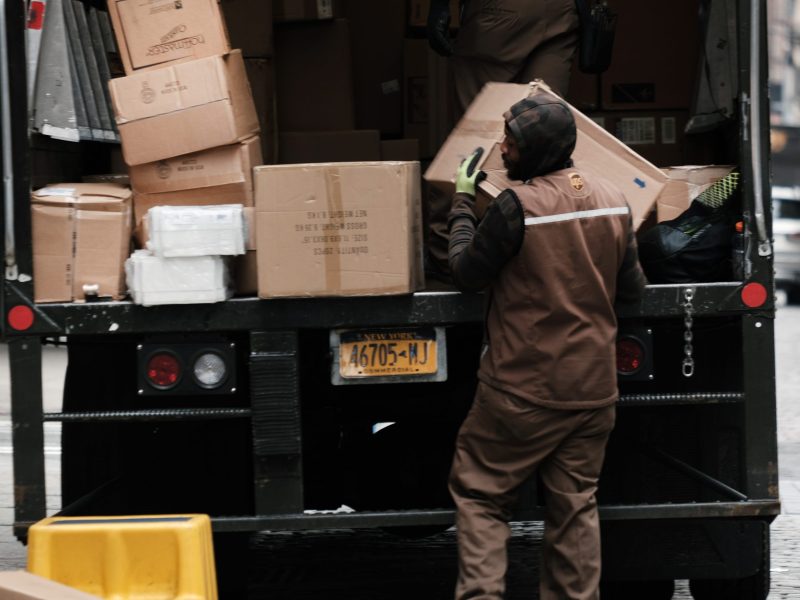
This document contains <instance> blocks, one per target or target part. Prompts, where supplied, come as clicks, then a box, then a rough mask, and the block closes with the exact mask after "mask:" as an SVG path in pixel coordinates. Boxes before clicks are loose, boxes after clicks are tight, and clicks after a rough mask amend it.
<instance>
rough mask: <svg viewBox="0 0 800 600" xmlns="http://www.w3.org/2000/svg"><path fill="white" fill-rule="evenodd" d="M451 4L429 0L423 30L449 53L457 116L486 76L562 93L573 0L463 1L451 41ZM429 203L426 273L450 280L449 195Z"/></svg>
mask: <svg viewBox="0 0 800 600" xmlns="http://www.w3.org/2000/svg"><path fill="white" fill-rule="evenodd" d="M450 4H451V2H450V0H431V3H430V9H429V12H428V28H427V33H428V40H429V42H430V45H431V47H432V48H433V49H434V50H435V51H436V52H438V53H439V54H442V55H444V56H451V59H450V64H451V67H452V72H453V80H454V87H455V98H456V113H457V114H458V116H459V117H460V116H461V115H462V114H463V113H464V112H465V111H466V109H467V107H468V106H469V105H470V103H471V102H472V100H473V99H474V98H475V96H477V95H478V92H480V91H481V89H482V88H483V86H484V85H485V84H486V83H488V82H490V81H498V82H504V83H528V82H530V81H533V80H534V79H543V80H544V81H545V82H547V84H548V85H549V86H550V87H551V88H552V89H553V90H554V91H555V92H556V93H557V94H560V95H562V96H563V95H565V94H566V93H567V88H568V86H569V76H570V71H571V68H572V61H573V59H574V57H575V54H576V52H577V48H578V26H579V23H578V11H577V8H576V5H575V0H462V1H461V5H462V6H463V9H462V14H461V20H460V27H459V31H458V36H457V37H456V39H455V43H454V44H452V45H451V42H450V38H449V27H450V20H451V15H450ZM428 203H429V206H428V239H427V254H426V259H425V260H426V266H425V270H426V274H427V275H428V276H429V277H433V278H435V279H441V280H443V281H446V282H450V274H449V272H448V271H449V269H448V266H447V263H448V257H447V252H448V250H447V247H448V241H447V224H446V221H447V213H448V211H449V209H450V198H449V197H448V196H447V195H438V194H435V193H434V194H431V196H430V198H429V200H428Z"/></svg>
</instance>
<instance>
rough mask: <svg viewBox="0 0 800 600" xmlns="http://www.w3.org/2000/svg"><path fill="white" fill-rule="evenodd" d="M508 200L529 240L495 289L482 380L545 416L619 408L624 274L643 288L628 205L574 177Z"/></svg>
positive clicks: (518, 189)
mask: <svg viewBox="0 0 800 600" xmlns="http://www.w3.org/2000/svg"><path fill="white" fill-rule="evenodd" d="M510 192H511V193H512V194H514V195H515V196H516V198H517V199H518V201H519V204H520V206H521V208H522V212H523V215H524V222H525V225H524V235H523V240H522V244H521V246H520V249H519V252H518V253H517V254H516V255H515V256H513V257H512V258H510V260H509V261H508V262H507V263H506V264H505V266H504V267H503V268H502V269H501V270H500V271H499V273H498V275H497V277H496V279H495V280H494V282H493V283H492V286H491V296H490V299H489V302H490V305H489V307H488V312H487V317H486V319H487V320H486V326H487V327H486V329H487V347H486V348H485V349H484V353H483V355H482V358H481V364H480V369H479V372H478V376H479V378H480V379H481V380H482V381H484V382H486V383H487V384H489V385H492V386H493V387H496V388H499V389H502V390H505V391H507V392H509V393H512V394H515V395H517V396H519V397H522V398H525V399H527V400H529V401H531V402H533V403H535V404H538V405H541V406H545V407H550V408H567V409H586V408H597V407H601V406H606V405H608V404H612V403H614V402H615V401H616V400H617V398H618V390H617V379H616V349H615V340H616V334H617V319H616V315H615V312H614V301H615V296H616V290H617V283H618V281H617V280H618V274H620V273H621V272H622V275H621V276H622V277H623V278H625V279H631V277H633V279H641V283H642V285H643V283H644V281H643V278H641V271H640V269H639V266H638V262H637V261H636V247H635V238H634V237H633V231H632V220H631V217H630V209H629V207H628V205H627V203H626V201H625V197H624V195H623V194H622V193H621V192H620V191H619V190H618V189H616V188H615V187H614V186H613V185H612V184H610V183H608V182H607V181H605V180H603V179H601V178H597V177H593V176H589V175H587V174H585V173H583V172H581V171H580V170H579V169H575V168H569V169H563V170H560V171H555V172H553V173H550V174H548V175H546V176H542V177H536V178H534V179H533V180H531V181H530V182H529V183H527V184H520V185H518V186H514V187H512V188H510ZM631 255H632V256H633V261H634V263H635V264H634V265H632V266H630V269H628V267H626V263H628V262H630V260H631V259H630V257H631ZM626 257H627V258H626ZM628 270H630V271H631V273H632V274H631V273H627V271H628ZM621 283H622V282H621Z"/></svg>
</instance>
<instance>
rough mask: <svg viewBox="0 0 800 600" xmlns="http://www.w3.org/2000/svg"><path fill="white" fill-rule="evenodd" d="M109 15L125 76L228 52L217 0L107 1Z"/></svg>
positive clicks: (226, 36) (226, 37) (228, 46)
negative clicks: (177, 62) (168, 64)
mask: <svg viewBox="0 0 800 600" xmlns="http://www.w3.org/2000/svg"><path fill="white" fill-rule="evenodd" d="M108 12H109V15H110V16H111V23H112V25H113V26H114V34H115V36H116V38H117V46H118V47H119V53H120V56H121V58H122V64H123V66H124V67H125V73H126V74H128V75H130V74H131V73H133V72H134V71H136V70H138V69H151V68H155V67H159V66H163V65H164V64H165V63H169V62H174V61H186V60H191V59H195V58H202V57H204V56H212V55H214V54H225V53H226V52H228V51H229V50H230V45H229V43H228V34H227V32H226V30H225V23H224V21H223V18H222V13H221V12H220V8H219V2H218V0H181V1H180V2H176V1H175V0H148V1H147V2H140V1H139V0H109V2H108Z"/></svg>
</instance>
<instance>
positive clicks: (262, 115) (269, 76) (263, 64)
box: [244, 58, 278, 164]
mask: <svg viewBox="0 0 800 600" xmlns="http://www.w3.org/2000/svg"><path fill="white" fill-rule="evenodd" d="M244 66H245V69H246V70H247V79H248V81H249V82H250V91H251V92H252V93H253V102H254V103H255V106H256V116H257V117H258V125H259V128H260V129H261V156H262V160H263V163H264V164H272V163H274V162H275V156H276V152H277V146H278V141H277V138H278V130H277V124H276V122H275V119H276V113H275V65H274V62H273V60H272V59H271V58H246V59H245V61H244Z"/></svg>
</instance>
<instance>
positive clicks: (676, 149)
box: [588, 110, 689, 167]
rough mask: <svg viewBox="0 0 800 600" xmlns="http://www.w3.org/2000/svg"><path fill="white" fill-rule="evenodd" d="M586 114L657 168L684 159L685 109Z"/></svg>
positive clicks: (686, 112) (680, 162) (687, 115)
mask: <svg viewBox="0 0 800 600" xmlns="http://www.w3.org/2000/svg"><path fill="white" fill-rule="evenodd" d="M588 116H589V117H590V118H591V119H592V120H593V121H594V122H595V123H597V124H598V125H600V127H602V128H603V129H605V130H606V131H608V132H609V133H611V134H612V135H613V136H614V137H616V138H617V139H618V140H620V141H621V142H622V143H623V144H625V145H626V146H629V147H630V148H632V149H633V150H635V151H636V153H637V154H639V155H641V156H643V157H644V158H646V159H647V160H649V161H650V162H651V163H653V164H654V165H656V166H658V167H668V166H672V165H682V164H684V163H685V162H686V155H685V150H686V143H685V142H686V136H685V134H684V130H685V128H686V122H687V120H688V119H689V113H688V111H677V110H675V111H641V112H627V111H603V112H595V113H590V114H589V115H588Z"/></svg>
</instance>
